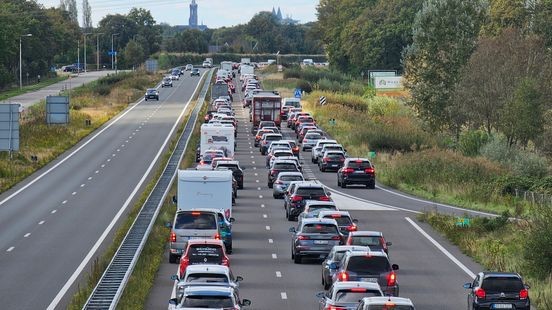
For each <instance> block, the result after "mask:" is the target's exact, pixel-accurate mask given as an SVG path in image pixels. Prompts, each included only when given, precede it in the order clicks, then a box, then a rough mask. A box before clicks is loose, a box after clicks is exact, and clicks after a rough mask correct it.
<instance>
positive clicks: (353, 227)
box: [347, 224, 357, 231]
mask: <svg viewBox="0 0 552 310" xmlns="http://www.w3.org/2000/svg"><path fill="white" fill-rule="evenodd" d="M347 231H357V226H356V225H354V224H353V225H350V226H348V227H347Z"/></svg>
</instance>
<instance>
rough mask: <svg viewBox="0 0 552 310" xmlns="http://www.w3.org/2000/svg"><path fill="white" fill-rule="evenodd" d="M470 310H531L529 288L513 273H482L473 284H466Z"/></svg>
mask: <svg viewBox="0 0 552 310" xmlns="http://www.w3.org/2000/svg"><path fill="white" fill-rule="evenodd" d="M464 288H465V289H469V290H470V291H469V293H468V309H484V308H486V309H516V310H520V309H523V310H529V309H531V301H530V300H529V291H528V289H529V286H528V285H525V284H524V283H523V279H522V278H521V276H520V275H519V274H517V273H513V272H480V273H479V274H477V276H476V277H475V279H474V280H473V283H466V284H464Z"/></svg>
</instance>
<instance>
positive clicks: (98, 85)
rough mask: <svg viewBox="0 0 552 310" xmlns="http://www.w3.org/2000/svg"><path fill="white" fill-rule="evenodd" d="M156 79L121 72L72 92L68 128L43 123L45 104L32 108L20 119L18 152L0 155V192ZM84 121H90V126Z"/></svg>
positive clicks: (72, 142)
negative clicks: (10, 155)
mask: <svg viewBox="0 0 552 310" xmlns="http://www.w3.org/2000/svg"><path fill="white" fill-rule="evenodd" d="M159 79H160V75H155V74H151V75H149V74H146V73H145V72H133V73H121V74H118V75H111V76H107V77H105V78H102V79H99V80H97V81H94V82H92V83H90V84H87V85H85V86H83V87H79V88H77V89H75V90H73V91H72V93H71V99H70V100H71V109H70V111H69V112H70V114H69V119H70V122H69V124H67V125H47V124H46V116H45V114H46V105H45V102H44V101H42V102H40V103H38V104H36V105H33V106H31V107H30V108H29V109H27V111H25V113H24V114H23V116H22V119H21V126H20V149H19V152H14V153H13V158H12V159H10V157H9V155H8V153H6V152H2V153H0V193H1V192H4V191H6V190H8V189H9V188H11V187H12V186H14V185H15V184H17V183H18V182H20V181H22V180H23V179H25V178H26V177H27V176H29V175H30V174H32V173H33V172H35V171H36V170H38V169H40V168H42V167H43V166H45V165H46V164H48V163H49V162H50V161H52V160H53V159H55V158H56V157H58V156H59V155H60V154H62V153H63V152H65V151H66V150H68V149H70V148H71V147H73V146H74V145H75V144H77V143H78V142H79V141H80V140H82V139H83V138H85V137H86V136H88V135H89V134H90V133H92V132H93V131H94V130H96V129H97V128H99V127H100V126H101V125H103V124H104V123H105V122H107V121H108V120H109V119H111V118H112V117H114V116H115V115H117V114H118V113H119V112H121V111H122V110H124V109H125V108H126V107H127V106H128V104H129V103H131V102H133V101H135V100H137V99H138V98H140V96H142V94H143V91H144V90H145V89H146V88H147V87H151V86H153V85H155V84H156V83H157V82H158V81H159ZM86 120H90V125H89V126H88V125H87V124H86ZM34 156H36V159H37V160H36V161H33V160H32V158H33V157H34Z"/></svg>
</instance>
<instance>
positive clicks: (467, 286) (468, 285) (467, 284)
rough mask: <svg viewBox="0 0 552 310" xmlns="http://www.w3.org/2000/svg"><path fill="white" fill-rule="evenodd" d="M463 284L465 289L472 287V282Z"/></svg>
mask: <svg viewBox="0 0 552 310" xmlns="http://www.w3.org/2000/svg"><path fill="white" fill-rule="evenodd" d="M463 286H464V288H465V289H467V290H469V289H471V288H472V284H471V283H465V284H464V285H463Z"/></svg>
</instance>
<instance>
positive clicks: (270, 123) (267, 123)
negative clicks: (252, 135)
mask: <svg viewBox="0 0 552 310" xmlns="http://www.w3.org/2000/svg"><path fill="white" fill-rule="evenodd" d="M265 127H276V128H277V127H278V126H276V123H275V122H273V121H261V122H259V129H262V128H265Z"/></svg>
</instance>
